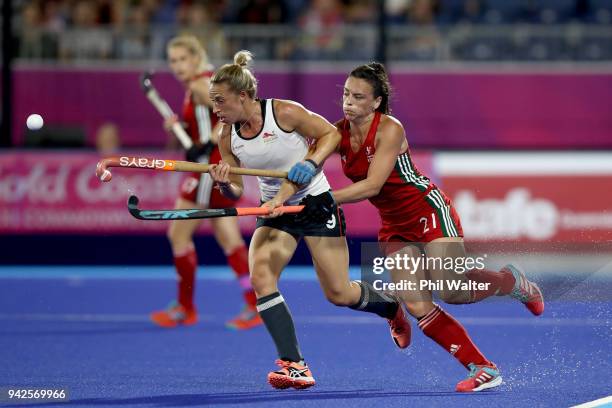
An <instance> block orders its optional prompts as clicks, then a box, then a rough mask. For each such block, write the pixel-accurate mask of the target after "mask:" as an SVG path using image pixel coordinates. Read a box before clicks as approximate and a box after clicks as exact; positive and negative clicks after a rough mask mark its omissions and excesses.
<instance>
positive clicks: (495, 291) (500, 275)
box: [465, 269, 515, 302]
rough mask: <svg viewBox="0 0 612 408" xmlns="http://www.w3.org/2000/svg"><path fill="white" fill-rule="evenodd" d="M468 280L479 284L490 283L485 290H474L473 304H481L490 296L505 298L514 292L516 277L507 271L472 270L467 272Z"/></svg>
mask: <svg viewBox="0 0 612 408" xmlns="http://www.w3.org/2000/svg"><path fill="white" fill-rule="evenodd" d="M465 276H467V277H468V279H470V280H472V281H474V282H478V283H488V284H489V285H486V289H484V290H472V295H471V299H470V300H471V302H479V301H481V300H483V299H486V298H488V297H490V296H495V295H498V296H503V295H507V294H509V293H510V292H512V288H514V281H515V279H514V275H512V272H510V271H509V270H507V269H502V270H501V271H499V272H495V271H490V270H488V269H472V270H470V271H468V272H466V274H465Z"/></svg>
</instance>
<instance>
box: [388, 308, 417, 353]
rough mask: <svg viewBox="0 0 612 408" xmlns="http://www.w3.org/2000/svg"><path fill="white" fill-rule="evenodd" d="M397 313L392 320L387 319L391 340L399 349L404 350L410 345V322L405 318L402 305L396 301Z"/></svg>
mask: <svg viewBox="0 0 612 408" xmlns="http://www.w3.org/2000/svg"><path fill="white" fill-rule="evenodd" d="M397 302H398V303H397V312H395V317H394V318H393V319H387V321H388V322H389V327H390V330H391V338H392V339H393V341H394V342H395V344H396V345H397V347H399V348H401V349H405V348H406V347H408V346H409V345H410V337H411V334H412V329H411V328H410V321H408V319H407V318H406V314H405V313H404V308H403V306H402V303H401V302H400V301H399V300H398V301H397Z"/></svg>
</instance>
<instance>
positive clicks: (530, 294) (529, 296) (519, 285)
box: [502, 265, 544, 316]
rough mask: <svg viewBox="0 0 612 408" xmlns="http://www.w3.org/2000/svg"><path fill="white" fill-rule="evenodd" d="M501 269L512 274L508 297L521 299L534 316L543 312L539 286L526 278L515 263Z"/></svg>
mask: <svg viewBox="0 0 612 408" xmlns="http://www.w3.org/2000/svg"><path fill="white" fill-rule="evenodd" d="M502 270H507V271H510V272H512V275H513V276H514V280H515V282H514V288H513V289H512V292H510V297H512V298H514V299H517V300H519V301H521V302H522V303H523V304H524V305H525V307H526V308H527V309H528V310H529V311H530V312H531V313H533V314H534V315H535V316H539V315H541V314H542V313H544V296H543V295H542V291H541V290H540V287H539V286H538V285H537V284H536V283H535V282H532V281H530V280H529V279H527V277H526V276H525V273H524V272H523V271H522V270H521V269H519V268H518V267H517V266H515V265H506V266H504V267H503V268H502Z"/></svg>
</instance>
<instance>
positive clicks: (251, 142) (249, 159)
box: [230, 99, 330, 205]
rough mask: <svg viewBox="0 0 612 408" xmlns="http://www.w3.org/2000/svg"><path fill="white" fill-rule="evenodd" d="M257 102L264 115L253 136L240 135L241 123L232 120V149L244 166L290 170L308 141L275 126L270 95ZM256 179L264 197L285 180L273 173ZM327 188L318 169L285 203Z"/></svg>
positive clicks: (271, 193) (323, 177)
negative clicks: (268, 97)
mask: <svg viewBox="0 0 612 408" xmlns="http://www.w3.org/2000/svg"><path fill="white" fill-rule="evenodd" d="M260 102H261V112H262V116H263V126H262V128H261V130H260V131H259V133H258V134H256V135H255V136H254V137H252V138H249V139H246V138H244V137H242V136H241V135H240V128H239V126H240V125H239V124H238V123H236V124H234V126H232V133H231V141H230V143H231V149H232V153H233V154H234V156H236V157H237V158H238V160H240V164H241V165H242V166H243V167H246V168H249V169H264V170H280V171H289V169H291V167H292V166H293V165H294V164H296V163H298V162H300V161H302V160H303V159H304V156H306V153H308V142H307V141H306V138H304V136H302V135H300V134H299V133H297V132H295V131H293V132H286V131H284V130H283V129H281V127H280V126H278V123H276V117H275V116H274V109H273V107H272V99H264V100H261V101H260ZM257 180H258V181H259V191H260V193H261V199H262V200H263V201H269V200H271V199H272V198H274V196H275V195H276V193H277V192H278V190H279V189H280V186H281V184H282V183H283V181H284V180H283V179H279V178H274V177H257ZM329 189H330V187H329V183H328V182H327V179H326V178H325V175H324V174H323V171H319V172H318V173H317V174H316V175H315V176H314V177H313V179H312V181H311V182H310V183H309V184H307V185H305V186H304V187H302V188H301V189H300V190H299V191H298V192H297V193H296V194H294V195H293V196H291V198H289V200H287V201H286V204H288V205H295V204H297V203H299V202H300V200H301V199H302V198H304V197H305V196H306V195H308V194H312V195H317V194H321V193H324V192H325V191H327V190H329Z"/></svg>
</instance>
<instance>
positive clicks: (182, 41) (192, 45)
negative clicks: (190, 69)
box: [166, 35, 212, 71]
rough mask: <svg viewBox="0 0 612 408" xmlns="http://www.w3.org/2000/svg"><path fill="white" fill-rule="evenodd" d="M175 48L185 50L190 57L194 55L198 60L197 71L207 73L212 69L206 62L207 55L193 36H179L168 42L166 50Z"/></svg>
mask: <svg viewBox="0 0 612 408" xmlns="http://www.w3.org/2000/svg"><path fill="white" fill-rule="evenodd" d="M176 47H182V48H185V49H186V50H187V51H188V52H189V53H190V54H191V55H195V56H196V57H198V58H199V59H200V64H199V65H198V70H199V71H209V70H211V69H212V65H211V64H210V63H209V62H208V54H207V53H206V50H205V49H204V47H203V46H202V43H201V42H200V40H198V39H197V37H195V36H193V35H179V36H177V37H174V38H173V39H171V40H170V41H169V42H168V46H167V47H166V49H170V48H176Z"/></svg>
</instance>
